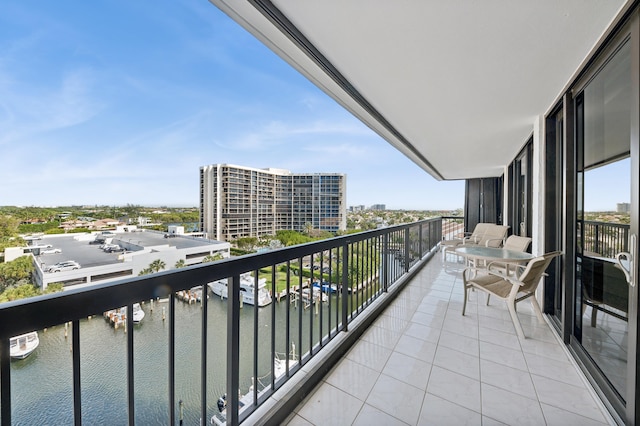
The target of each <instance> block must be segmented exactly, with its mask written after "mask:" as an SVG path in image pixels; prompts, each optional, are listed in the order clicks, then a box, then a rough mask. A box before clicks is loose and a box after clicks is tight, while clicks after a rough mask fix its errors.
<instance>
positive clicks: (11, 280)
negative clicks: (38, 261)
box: [0, 256, 33, 291]
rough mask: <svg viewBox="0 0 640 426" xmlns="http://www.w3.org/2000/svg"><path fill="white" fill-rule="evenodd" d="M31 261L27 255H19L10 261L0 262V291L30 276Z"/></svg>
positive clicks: (31, 270)
mask: <svg viewBox="0 0 640 426" xmlns="http://www.w3.org/2000/svg"><path fill="white" fill-rule="evenodd" d="M32 272H33V262H32V261H31V257H29V256H20V257H19V258H17V259H15V260H13V261H11V262H4V263H0V291H2V290H4V289H5V288H7V287H9V286H11V285H16V284H19V283H20V281H23V280H28V279H30V278H31V273H32Z"/></svg>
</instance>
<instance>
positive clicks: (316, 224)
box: [200, 164, 347, 240]
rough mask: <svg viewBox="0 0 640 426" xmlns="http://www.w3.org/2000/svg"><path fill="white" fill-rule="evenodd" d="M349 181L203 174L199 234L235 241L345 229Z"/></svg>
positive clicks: (218, 169) (217, 171) (245, 170)
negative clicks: (284, 232) (283, 232)
mask: <svg viewBox="0 0 640 426" xmlns="http://www.w3.org/2000/svg"><path fill="white" fill-rule="evenodd" d="M346 220H347V219H346V175H344V174H340V173H301V174H298V173H291V172H290V171H288V170H282V169H271V168H270V169H256V168H252V167H243V166H236V165H230V164H213V165H209V166H203V167H201V168H200V229H201V230H202V231H203V232H205V233H207V234H208V235H209V236H210V237H212V238H216V239H220V240H231V239H236V238H242V237H259V236H262V235H273V234H275V232H276V231H279V230H287V229H291V230H295V231H305V230H308V229H309V228H312V229H317V230H322V231H331V232H336V231H341V230H345V229H346Z"/></svg>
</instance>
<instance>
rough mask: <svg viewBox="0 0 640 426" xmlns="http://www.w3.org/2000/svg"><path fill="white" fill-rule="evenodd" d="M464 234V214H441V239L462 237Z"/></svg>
mask: <svg viewBox="0 0 640 426" xmlns="http://www.w3.org/2000/svg"><path fill="white" fill-rule="evenodd" d="M461 235H464V216H442V239H443V240H451V239H454V238H462V237H461Z"/></svg>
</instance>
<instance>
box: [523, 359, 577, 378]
mask: <svg viewBox="0 0 640 426" xmlns="http://www.w3.org/2000/svg"><path fill="white" fill-rule="evenodd" d="M524 358H525V359H526V361H527V366H528V367H529V371H530V372H531V373H532V374H537V375H539V376H544V377H548V378H550V379H554V380H559V381H561V382H565V383H568V384H570V385H574V386H583V382H582V379H581V378H580V375H579V374H578V372H577V370H576V368H575V367H574V366H573V364H571V363H570V362H569V360H555V359H551V358H547V357H543V356H541V355H536V354H531V353H525V354H524Z"/></svg>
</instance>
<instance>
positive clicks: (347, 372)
mask: <svg viewBox="0 0 640 426" xmlns="http://www.w3.org/2000/svg"><path fill="white" fill-rule="evenodd" d="M379 374H380V373H379V372H377V371H375V370H372V369H371V368H369V367H367V366H365V365H362V364H359V363H357V362H355V361H351V360H350V359H348V358H345V359H343V360H342V361H340V364H339V365H338V366H336V367H335V368H334V369H333V370H332V371H331V373H330V374H329V375H328V376H327V377H326V379H325V381H326V382H327V383H329V384H330V385H333V386H335V387H336V388H338V389H341V390H343V391H345V392H347V393H348V394H351V395H353V396H355V397H356V398H358V399H360V400H362V401H364V400H365V399H367V396H368V395H369V392H371V389H372V388H373V385H374V384H375V383H376V380H378V375H379Z"/></svg>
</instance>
